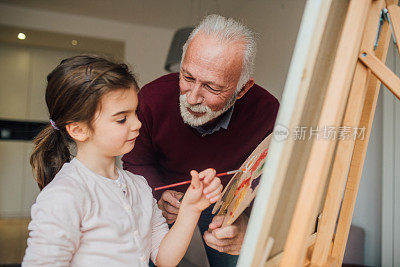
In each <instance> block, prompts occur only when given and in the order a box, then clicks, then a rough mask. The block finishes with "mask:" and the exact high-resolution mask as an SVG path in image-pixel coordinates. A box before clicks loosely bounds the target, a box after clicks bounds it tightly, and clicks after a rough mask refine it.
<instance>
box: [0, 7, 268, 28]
mask: <svg viewBox="0 0 400 267" xmlns="http://www.w3.org/2000/svg"><path fill="white" fill-rule="evenodd" d="M257 1H259V2H265V0H147V1H145V0H0V3H6V4H12V5H15V6H21V7H27V8H34V9H43V10H49V11H54V12H61V13H69V14H74V15H83V16H89V17H96V18H101V19H107V20H114V21H119V22H126V23H136V24H142V25H149V26H155V27H164V28H179V27H182V25H194V24H196V23H197V22H198V20H199V19H200V18H202V17H203V16H204V15H206V14H210V13H220V14H223V13H224V11H229V10H233V9H234V10H240V8H241V7H243V6H244V5H246V4H248V3H249V2H257ZM273 1H276V0H273ZM222 7H223V8H222Z"/></svg>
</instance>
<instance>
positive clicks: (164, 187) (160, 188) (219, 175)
mask: <svg viewBox="0 0 400 267" xmlns="http://www.w3.org/2000/svg"><path fill="white" fill-rule="evenodd" d="M240 171H242V170H241V169H240V170H234V171H229V172H222V173H218V174H216V175H215V176H217V177H221V176H225V175H230V174H235V173H237V172H240ZM200 180H202V179H200ZM191 181H192V180H187V181H184V182H180V183H175V184H170V185H165V186H160V187H156V188H154V191H158V190H163V189H167V188H171V187H176V186H180V185H184V184H190V182H191Z"/></svg>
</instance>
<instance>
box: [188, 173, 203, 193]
mask: <svg viewBox="0 0 400 267" xmlns="http://www.w3.org/2000/svg"><path fill="white" fill-rule="evenodd" d="M190 175H191V176H192V182H191V185H190V186H192V187H193V189H196V188H199V187H200V185H201V182H200V177H199V173H197V171H195V170H192V171H190Z"/></svg>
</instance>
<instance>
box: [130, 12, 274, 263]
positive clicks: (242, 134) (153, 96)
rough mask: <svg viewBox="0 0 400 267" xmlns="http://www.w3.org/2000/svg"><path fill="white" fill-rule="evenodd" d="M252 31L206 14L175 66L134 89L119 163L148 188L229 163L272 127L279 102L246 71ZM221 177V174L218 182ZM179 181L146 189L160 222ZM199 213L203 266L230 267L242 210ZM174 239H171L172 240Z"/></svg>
mask: <svg viewBox="0 0 400 267" xmlns="http://www.w3.org/2000/svg"><path fill="white" fill-rule="evenodd" d="M255 50H256V46H255V40H254V34H253V33H252V31H250V30H249V29H248V28H247V27H245V26H244V25H242V24H240V23H238V22H236V21H235V20H233V19H226V18H224V17H221V16H219V15H210V16H208V17H206V18H205V19H204V20H203V21H202V22H201V23H200V24H199V25H198V26H197V27H196V28H195V29H194V30H193V32H192V33H191V35H190V36H189V38H188V40H187V42H186V44H185V46H184V47H183V54H182V62H181V68H180V72H179V74H178V73H174V74H169V75H165V76H162V77H160V78H158V79H156V80H155V81H153V82H151V83H149V84H147V85H145V86H144V87H143V88H142V90H141V91H140V93H139V108H138V116H139V118H140V120H141V122H142V123H143V127H142V128H141V130H140V136H139V138H138V139H137V141H136V146H135V149H134V150H133V151H131V152H130V153H128V154H126V155H125V156H124V157H123V159H122V160H123V164H124V165H123V166H124V168H125V169H127V170H129V171H132V172H133V173H136V174H141V175H143V176H144V177H145V178H146V179H147V181H148V183H149V185H150V186H151V187H152V188H155V187H158V186H162V185H166V184H171V183H175V182H180V181H184V180H187V179H188V178H189V176H188V174H189V172H190V170H192V169H196V170H203V169H205V168H209V167H212V168H215V169H216V171H217V173H218V172H224V171H230V170H235V169H237V168H239V167H240V165H241V164H242V163H243V162H244V160H245V159H246V158H247V157H248V156H249V155H250V153H251V152H252V151H253V150H254V149H255V148H256V146H257V145H258V144H259V143H260V142H261V141H262V140H263V139H264V138H265V137H266V136H267V135H268V134H270V133H271V132H272V130H273V126H274V122H275V118H276V115H277V112H278V107H279V103H278V101H277V99H276V98H275V97H273V96H272V95H271V94H270V93H268V92H267V91H266V90H265V89H263V88H261V87H260V86H258V85H256V84H255V83H254V79H253V78H252V77H251V75H252V71H253V69H254V58H255ZM229 178H230V177H227V178H222V181H223V184H224V185H226V184H227V183H228V182H229ZM185 189H186V188H185V187H177V188H174V189H173V190H166V191H164V192H161V193H162V194H161V193H159V191H156V192H154V195H155V197H156V199H158V206H159V207H160V209H161V210H162V212H163V215H164V217H165V218H166V219H167V222H168V223H173V222H174V221H175V219H176V216H177V213H178V210H179V205H180V203H179V199H180V198H181V196H182V194H183V193H182V192H184V190H185ZM211 211H212V207H210V208H208V209H207V210H205V211H204V212H203V214H202V215H201V217H200V220H199V229H200V231H201V233H202V235H203V238H204V241H205V243H206V246H205V247H206V252H207V257H208V260H209V262H210V265H211V266H235V265H236V261H237V258H238V256H237V255H238V254H239V253H240V249H241V246H242V242H243V237H244V234H245V231H246V227H247V222H248V216H247V215H246V214H245V213H243V214H242V215H241V216H240V217H239V218H238V220H237V221H236V222H235V223H234V224H233V225H231V226H227V227H221V225H222V219H223V217H222V216H214V217H213V215H212V214H211ZM176 242H179V240H177V241H176Z"/></svg>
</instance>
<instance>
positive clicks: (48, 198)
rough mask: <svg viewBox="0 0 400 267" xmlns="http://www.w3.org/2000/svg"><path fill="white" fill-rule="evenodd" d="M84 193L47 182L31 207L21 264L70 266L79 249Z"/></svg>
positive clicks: (74, 188) (65, 185)
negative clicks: (25, 245) (26, 244)
mask: <svg viewBox="0 0 400 267" xmlns="http://www.w3.org/2000/svg"><path fill="white" fill-rule="evenodd" d="M83 205H84V201H83V194H82V193H81V190H77V188H76V186H73V185H71V184H69V183H65V182H62V183H57V184H49V185H48V186H47V187H46V188H45V189H44V190H43V191H42V192H41V193H40V194H39V196H38V198H37V200H36V203H35V204H34V205H33V206H32V209H31V217H32V221H31V222H30V223H29V226H28V229H29V230H30V233H29V237H28V241H27V242H28V247H27V249H26V252H25V256H24V259H23V263H22V266H69V265H70V261H71V259H72V256H73V254H74V253H75V252H76V251H77V249H78V248H79V240H80V236H81V232H80V223H81V218H82V213H83V211H82V206H83Z"/></svg>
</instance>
